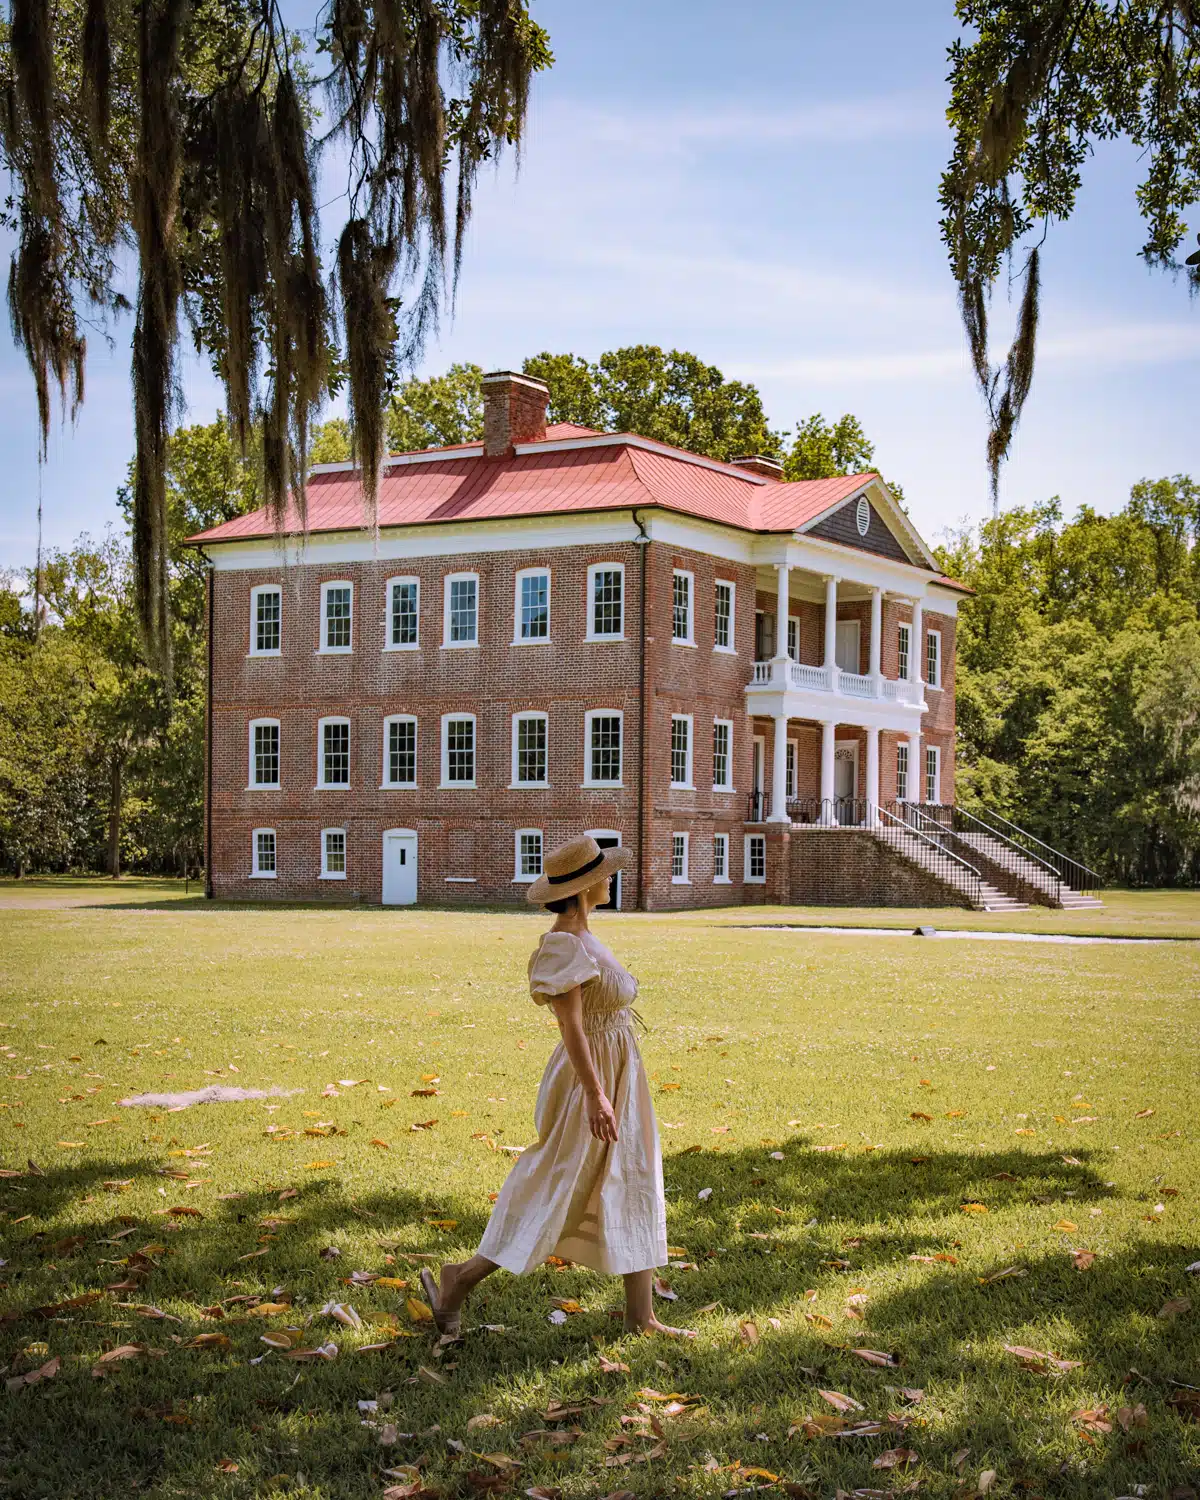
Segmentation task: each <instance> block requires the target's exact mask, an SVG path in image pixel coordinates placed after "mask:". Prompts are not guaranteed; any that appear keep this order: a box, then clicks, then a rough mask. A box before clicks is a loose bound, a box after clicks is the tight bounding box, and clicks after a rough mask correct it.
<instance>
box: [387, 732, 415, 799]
mask: <svg viewBox="0 0 1200 1500" xmlns="http://www.w3.org/2000/svg"><path fill="white" fill-rule="evenodd" d="M383 784H384V786H416V784H417V721H416V719H414V718H412V717H411V715H408V714H396V715H394V716H393V717H391V718H387V719H385V720H384V721H383Z"/></svg>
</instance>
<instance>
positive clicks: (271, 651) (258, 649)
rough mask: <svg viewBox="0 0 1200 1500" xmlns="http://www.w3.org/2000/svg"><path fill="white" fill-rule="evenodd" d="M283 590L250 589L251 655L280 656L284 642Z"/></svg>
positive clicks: (271, 588) (270, 588) (272, 588)
mask: <svg viewBox="0 0 1200 1500" xmlns="http://www.w3.org/2000/svg"><path fill="white" fill-rule="evenodd" d="M282 628H283V590H282V589H278V588H275V587H274V586H272V587H269V588H268V587H263V588H257V589H251V590H250V655H251V656H278V655H279V650H280V646H281V644H282Z"/></svg>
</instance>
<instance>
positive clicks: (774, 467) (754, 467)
mask: <svg viewBox="0 0 1200 1500" xmlns="http://www.w3.org/2000/svg"><path fill="white" fill-rule="evenodd" d="M729 462H730V463H731V464H733V466H734V468H735V469H745V470H746V472H747V473H748V474H761V475H762V477H763V478H764V479H782V478H783V465H782V464H781V463H780V462H779V460H778V459H777V458H764V457H763V456H762V455H761V454H753V455H750V456H748V457H745V458H731V459H730V460H729Z"/></svg>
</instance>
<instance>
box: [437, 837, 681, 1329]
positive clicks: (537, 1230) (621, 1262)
mask: <svg viewBox="0 0 1200 1500" xmlns="http://www.w3.org/2000/svg"><path fill="white" fill-rule="evenodd" d="M626 858H627V851H625V850H624V849H601V848H600V846H599V845H598V844H597V843H596V841H595V839H593V838H591V837H590V836H589V835H587V834H584V835H583V836H582V837H580V838H576V839H572V840H571V841H570V842H569V843H566V844H564V845H562V847H561V848H559V849H555V850H554V851H553V852H552V853H550V854H548V855H547V856H546V858H545V862H544V865H543V874H542V875H541V877H540V878H539V879H538V880H537V881H536V882H535V883H534V884H533V885H532V886H530V888H529V900H530V901H532V902H533V903H534V904H535V905H538V906H545V907H547V908H549V910H550V911H552V912H554V913H555V917H556V920H555V923H554V926H553V927H551V928H550V930H549V931H548V932H546V933H543V935H542V937H541V939H540V941H539V942H538V945H537V947H536V948H535V949H534V951H533V953H532V954H531V956H530V959H529V991H530V994H531V995H532V997H533V999H534V1001H535V1002H536V1003H537V1004H538V1005H549V1006H550V1008H551V1009H552V1010H553V1012H554V1015H555V1018H556V1019H557V1021H558V1029H559V1031H560V1033H561V1040H560V1041H559V1043H558V1045H557V1046H556V1047H555V1049H554V1051H553V1052H552V1053H551V1054H550V1060H549V1062H547V1064H546V1071H545V1072H544V1073H543V1075H542V1082H541V1085H540V1087H539V1089H538V1096H537V1103H536V1105H535V1106H534V1122H535V1124H536V1126H537V1132H538V1138H537V1141H536V1143H535V1144H534V1145H532V1146H527V1147H526V1148H525V1150H524V1151H523V1152H522V1153H521V1155H520V1156H519V1157H518V1158H517V1160H516V1162H515V1164H514V1166H513V1169H512V1171H511V1172H510V1173H509V1174H508V1178H507V1180H506V1181H505V1184H504V1186H503V1187H502V1188H501V1190H500V1195H499V1197H498V1198H497V1200H496V1205H495V1207H494V1209H493V1210H492V1217H491V1219H490V1221H489V1223H488V1226H487V1229H486V1230H485V1231H484V1235H483V1238H482V1240H480V1242H479V1249H478V1250H477V1251H476V1252H475V1254H474V1255H473V1256H472V1257H471V1259H470V1260H467V1261H460V1262H458V1263H454V1264H447V1265H444V1266H443V1267H442V1272H441V1279H440V1282H439V1281H435V1280H434V1278H433V1275H432V1273H431V1272H430V1271H428V1270H423V1271H422V1272H421V1284H422V1286H423V1287H424V1288H425V1294H426V1296H427V1297H428V1298H429V1302H430V1306H431V1307H432V1309H433V1315H434V1318H435V1320H436V1322H437V1326H438V1328H439V1329H440V1330H441V1332H442V1333H448V1334H452V1335H457V1333H458V1331H459V1322H460V1317H461V1309H462V1306H463V1303H464V1302H465V1301H466V1298H467V1294H468V1293H469V1292H470V1290H471V1288H472V1287H473V1286H477V1285H478V1284H479V1282H481V1281H482V1280H483V1278H484V1277H485V1276H489V1275H491V1273H492V1272H493V1271H495V1270H497V1269H499V1268H501V1267H503V1269H504V1270H506V1271H513V1272H515V1273H516V1274H518V1275H520V1274H521V1273H523V1272H525V1271H532V1270H533V1269H534V1268H535V1267H536V1266H540V1265H541V1264H542V1263H543V1262H544V1261H545V1259H546V1257H547V1256H550V1255H556V1256H558V1257H560V1258H561V1259H563V1260H569V1261H574V1262H576V1263H577V1264H579V1265H582V1266H588V1267H590V1268H591V1269H592V1270H594V1271H601V1272H603V1273H605V1274H606V1275H610V1276H623V1277H624V1279H625V1327H626V1329H627V1330H628V1331H630V1332H639V1333H662V1334H671V1335H674V1336H677V1337H679V1336H682V1337H686V1338H693V1337H695V1335H694V1333H692V1331H691V1330H690V1329H686V1328H671V1327H669V1326H668V1325H667V1324H665V1323H660V1322H659V1320H658V1319H657V1318H656V1317H655V1316H654V1306H653V1296H654V1286H653V1283H654V1272H655V1269H656V1268H657V1267H658V1266H661V1265H663V1264H665V1262H666V1259H667V1219H666V1203H665V1199H664V1197H663V1177H662V1154H661V1151H660V1148H659V1141H658V1122H657V1120H656V1119H655V1116H654V1105H653V1104H652V1103H651V1100H650V1086H649V1084H648V1082H647V1080H646V1071H645V1069H644V1067H643V1066H642V1057H641V1053H640V1052H639V1051H638V1045H637V1039H636V1037H635V1035H634V1030H633V1026H634V1021H635V1020H637V1021H640V1020H641V1018H640V1017H639V1016H637V1013H636V1012H635V1011H634V1010H633V1009H632V1008H631V1007H632V1002H633V1000H634V999H635V998H636V996H637V980H636V979H634V977H633V975H632V974H630V973H629V971H628V970H627V969H625V968H624V967H623V966H622V965H621V964H620V963H619V962H618V961H617V959H616V958H614V957H613V955H612V953H611V952H610V951H609V950H608V948H606V947H605V946H604V944H603V943H602V942H600V941H599V939H598V938H596V937H595V936H594V935H593V934H592V932H591V931H590V929H589V927H588V918H589V916H590V915H591V913H592V912H593V911H594V910H595V908H596V907H597V906H602V905H603V904H604V903H605V902H607V900H608V899H609V882H610V880H611V878H612V876H613V875H614V874H615V873H616V872H617V871H618V870H620V869H623V868H624V866H625V863H626Z"/></svg>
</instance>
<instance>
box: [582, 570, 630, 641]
mask: <svg viewBox="0 0 1200 1500" xmlns="http://www.w3.org/2000/svg"><path fill="white" fill-rule="evenodd" d="M587 579H588V583H587V587H588V618H587V634H586V639H587V640H589V641H621V640H624V639H625V564H624V563H616V562H605V563H592V565H591V567H589V568H588V571H587Z"/></svg>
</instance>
